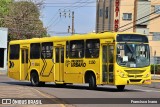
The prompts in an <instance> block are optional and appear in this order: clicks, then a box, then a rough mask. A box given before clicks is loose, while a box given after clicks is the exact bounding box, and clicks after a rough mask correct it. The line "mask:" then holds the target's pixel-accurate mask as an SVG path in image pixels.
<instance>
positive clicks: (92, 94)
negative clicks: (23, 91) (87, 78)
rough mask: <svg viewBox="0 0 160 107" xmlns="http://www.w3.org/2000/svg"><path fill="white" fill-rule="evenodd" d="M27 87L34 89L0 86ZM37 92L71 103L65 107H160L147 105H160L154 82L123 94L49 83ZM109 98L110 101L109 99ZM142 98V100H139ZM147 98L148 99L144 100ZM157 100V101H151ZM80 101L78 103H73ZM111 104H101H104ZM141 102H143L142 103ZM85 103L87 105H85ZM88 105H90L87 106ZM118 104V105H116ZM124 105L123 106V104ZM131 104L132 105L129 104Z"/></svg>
mask: <svg viewBox="0 0 160 107" xmlns="http://www.w3.org/2000/svg"><path fill="white" fill-rule="evenodd" d="M1 85H3V86H5V85H6V86H8V85H9V86H13V87H15V86H25V87H32V86H31V85H30V82H20V81H16V80H12V79H9V78H5V80H1V81H0V86H1ZM33 88H34V89H35V90H38V91H39V92H42V93H44V94H46V95H50V96H53V97H54V98H59V99H60V101H61V102H62V103H69V104H66V105H65V106H75V107H115V106H118V107H135V106H136V107H152V106H153V107H159V106H160V104H146V103H145V101H146V100H147V101H148V99H149V100H151V101H158V103H160V82H154V83H152V84H151V85H149V86H147V85H143V86H140V85H130V86H126V88H125V90H124V91H123V92H119V91H117V89H116V87H115V86H110V85H105V86H98V88H97V89H96V90H88V85H78V84H74V85H67V86H66V87H61V88H60V87H57V86H56V85H54V84H53V83H47V84H46V85H45V87H33ZM107 98H108V99H107ZM138 98H140V99H138ZM143 98H147V99H143ZM150 98H156V99H150ZM140 100H142V101H144V102H143V103H141V104H137V103H131V102H133V101H140ZM74 101H75V102H76V101H78V104H77V103H74V104H73V102H74ZM105 101H106V102H107V103H110V104H99V103H100V102H102V103H106V102H105ZM142 101H141V102H142ZM84 103H85V104H84ZM86 103H88V104H86ZM115 103H117V104H115ZM121 103H122V104H121ZM128 103H130V104H128Z"/></svg>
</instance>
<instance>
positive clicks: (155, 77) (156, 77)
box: [152, 74, 160, 80]
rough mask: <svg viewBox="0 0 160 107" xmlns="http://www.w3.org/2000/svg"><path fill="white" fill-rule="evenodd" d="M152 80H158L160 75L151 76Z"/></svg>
mask: <svg viewBox="0 0 160 107" xmlns="http://www.w3.org/2000/svg"><path fill="white" fill-rule="evenodd" d="M152 80H160V75H157V74H155V75H154V74H152Z"/></svg>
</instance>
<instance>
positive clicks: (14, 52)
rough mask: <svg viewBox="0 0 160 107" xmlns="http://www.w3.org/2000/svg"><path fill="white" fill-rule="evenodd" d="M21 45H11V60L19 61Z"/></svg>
mask: <svg viewBox="0 0 160 107" xmlns="http://www.w3.org/2000/svg"><path fill="white" fill-rule="evenodd" d="M19 51H20V45H10V55H9V58H10V59H19Z"/></svg>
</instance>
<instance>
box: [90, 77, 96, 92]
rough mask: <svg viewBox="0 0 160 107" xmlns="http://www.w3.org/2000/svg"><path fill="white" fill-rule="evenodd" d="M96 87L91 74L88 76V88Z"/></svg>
mask: <svg viewBox="0 0 160 107" xmlns="http://www.w3.org/2000/svg"><path fill="white" fill-rule="evenodd" d="M96 87H97V85H96V79H95V77H94V76H93V75H92V74H91V75H90V76H89V89H90V90H94V89H95V88H96Z"/></svg>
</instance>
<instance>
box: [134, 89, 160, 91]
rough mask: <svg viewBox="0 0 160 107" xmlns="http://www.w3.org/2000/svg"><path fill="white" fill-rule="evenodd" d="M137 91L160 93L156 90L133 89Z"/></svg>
mask: <svg viewBox="0 0 160 107" xmlns="http://www.w3.org/2000/svg"><path fill="white" fill-rule="evenodd" d="M133 90H135V91H143V92H160V91H156V90H144V89H133Z"/></svg>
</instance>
